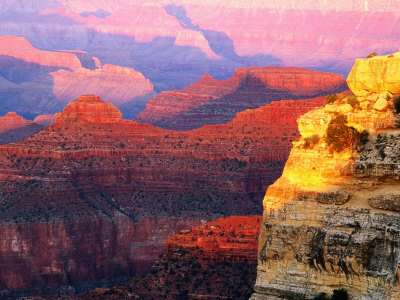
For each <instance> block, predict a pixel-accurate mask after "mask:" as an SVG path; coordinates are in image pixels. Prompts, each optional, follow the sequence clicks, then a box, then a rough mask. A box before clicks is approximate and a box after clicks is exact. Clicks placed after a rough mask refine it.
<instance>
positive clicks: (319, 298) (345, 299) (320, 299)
mask: <svg viewBox="0 0 400 300" xmlns="http://www.w3.org/2000/svg"><path fill="white" fill-rule="evenodd" d="M349 299H350V298H349V293H348V292H347V291H346V290H345V289H336V290H333V294H332V296H331V297H328V296H327V295H326V293H319V294H317V295H316V296H315V297H314V298H313V300H349Z"/></svg>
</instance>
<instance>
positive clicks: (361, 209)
mask: <svg viewBox="0 0 400 300" xmlns="http://www.w3.org/2000/svg"><path fill="white" fill-rule="evenodd" d="M375 59H376V60H381V62H380V63H381V65H383V66H385V68H387V71H386V72H388V73H391V72H396V70H393V69H392V68H393V67H394V65H391V64H390V63H387V64H386V63H385V61H387V59H386V57H385V58H382V57H381V58H375ZM357 64H359V62H358V63H356V65H355V67H354V69H353V71H354V70H357V68H358V66H357ZM353 71H352V73H351V74H350V76H349V78H348V82H349V86H350V88H351V89H352V90H353V92H355V93H357V91H359V88H358V86H359V85H358V84H356V83H354V81H353V80H355V78H357V76H359V78H360V79H359V80H361V81H362V80H363V79H362V78H364V77H363V75H362V73H357V76H356V77H353V76H355V74H356V73H354V72H355V71H354V72H353ZM366 76H367V79H366V81H365V82H369V80H372V81H373V82H376V83H377V82H379V81H380V80H381V79H382V78H381V77H379V74H377V73H374V72H373V71H371V73H369V74H367V75H366ZM375 76H376V77H375ZM379 86H380V85H377V84H375V83H371V85H370V89H369V90H368V91H366V92H365V93H364V94H363V95H361V94H360V93H358V95H359V96H358V97H356V96H354V95H349V94H347V95H346V94H341V95H338V97H337V100H336V101H335V102H333V103H331V104H328V105H326V106H325V107H322V108H319V109H315V110H313V111H310V112H308V113H306V114H305V115H303V116H302V117H300V118H299V119H298V124H299V130H300V134H301V136H302V137H301V138H300V139H299V140H298V141H296V142H294V147H293V149H292V151H291V153H290V156H289V158H288V161H287V163H286V165H285V169H284V171H283V174H282V176H281V178H279V179H278V180H277V181H276V182H275V183H274V184H273V185H271V186H270V187H269V188H268V190H267V193H266V195H265V197H264V200H263V206H264V220H263V224H262V229H261V233H260V238H259V248H258V268H257V270H258V271H257V272H258V275H257V281H256V284H255V292H256V293H255V294H254V295H253V296H252V299H278V298H279V299H313V297H314V296H316V295H317V294H318V293H320V292H325V293H327V294H331V292H332V290H334V289H338V288H343V289H345V290H346V291H347V292H348V293H349V295H350V296H351V298H352V299H399V297H400V296H399V283H398V272H399V262H400V256H399V254H398V253H399V247H400V245H399V243H398V239H399V236H400V215H399V214H398V203H397V202H398V199H397V198H398V196H397V190H398V182H397V179H396V178H398V176H399V174H398V173H399V172H398V168H397V164H398V158H397V157H398V155H397V154H396V149H397V148H398V147H399V145H398V137H397V134H396V133H397V132H398V130H397V129H395V128H394V127H395V123H396V119H397V118H398V115H397V113H395V109H394V96H393V95H392V94H391V93H390V92H388V91H384V92H382V90H381V89H380V87H379ZM363 89H364V88H363ZM375 89H376V90H375ZM382 99H384V100H385V101H386V103H385V105H381V104H382V103H383V101H382ZM349 105H350V106H351V108H350V107H349Z"/></svg>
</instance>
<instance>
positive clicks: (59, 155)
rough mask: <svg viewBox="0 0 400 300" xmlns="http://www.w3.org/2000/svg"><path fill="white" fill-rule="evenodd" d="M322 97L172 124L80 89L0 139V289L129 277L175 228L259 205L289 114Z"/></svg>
mask: <svg viewBox="0 0 400 300" xmlns="http://www.w3.org/2000/svg"><path fill="white" fill-rule="evenodd" d="M323 101H324V100H323V98H316V99H308V100H287V101H282V102H276V103H273V104H271V105H267V106H265V107H261V108H259V109H257V110H253V111H252V110H248V111H245V112H242V113H240V114H239V115H238V116H237V118H235V119H234V120H233V121H232V122H230V123H228V124H225V125H219V126H205V127H203V128H201V129H198V130H194V131H189V132H175V131H171V130H165V129H161V128H157V127H154V126H153V125H150V124H140V123H136V122H134V121H128V120H124V119H121V113H120V112H119V111H118V109H116V108H115V107H114V106H113V105H111V104H109V103H106V102H104V101H102V100H101V99H100V98H99V97H96V96H82V97H80V98H79V99H77V100H76V101H74V102H73V103H71V104H69V105H68V106H67V107H66V108H65V109H64V111H63V113H62V114H59V115H58V116H57V121H56V122H55V123H54V124H53V125H51V126H50V127H48V128H47V129H46V130H44V131H41V132H39V133H38V134H36V135H35V136H33V137H31V138H29V139H26V140H24V141H21V142H19V143H15V144H10V145H4V146H2V147H0V199H1V203H0V204H1V206H0V220H1V224H2V226H3V230H2V234H4V235H5V236H6V237H7V238H4V240H5V241H7V242H6V243H5V244H4V248H3V249H2V250H1V251H0V253H1V255H0V264H2V265H3V266H4V268H1V270H7V272H6V271H4V272H6V273H5V274H3V275H1V276H0V278H1V280H0V284H1V285H0V288H1V289H2V290H8V293H11V292H10V291H9V290H10V289H17V288H24V287H31V288H32V287H46V286H52V287H56V286H72V287H73V288H74V289H75V290H76V291H80V289H79V287H78V286H77V285H78V284H79V283H80V282H82V281H83V280H85V278H86V279H87V280H90V281H91V282H92V283H93V284H94V283H95V282H96V281H99V280H101V279H104V278H106V279H112V278H115V277H116V276H134V275H135V274H137V273H140V272H141V271H143V270H142V269H140V268H139V267H138V266H139V265H141V264H142V265H143V266H148V265H149V262H150V261H151V260H153V261H154V260H155V259H156V257H157V255H158V253H159V252H160V251H161V250H162V242H163V240H164V239H165V238H166V236H167V235H171V234H174V233H175V232H176V230H179V229H183V228H184V227H186V228H187V227H188V226H193V225H195V224H198V223H199V222H200V220H210V219H214V218H218V217H220V216H223V215H238V214H255V213H258V212H260V211H261V207H260V205H259V203H260V200H261V198H262V195H263V194H264V193H265V189H266V187H267V186H268V185H269V184H271V183H272V182H273V181H274V180H275V179H276V178H277V177H278V176H279V175H280V172H281V170H282V166H283V164H284V161H285V160H286V158H287V155H288V153H289V151H290V147H291V141H292V140H293V139H295V138H296V137H297V136H298V132H297V129H296V125H295V119H296V118H297V117H298V116H299V115H301V114H303V113H304V112H306V111H308V110H310V109H312V108H313V107H315V106H318V105H321V104H322V102H323ZM146 220H152V221H146ZM143 222H144V223H143ZM93 224H94V225H93ZM143 224H148V226H147V225H146V226H145V225H143ZM174 224H180V225H174ZM98 228H103V229H102V230H100V231H99V230H98ZM36 232H37V234H36ZM32 236H35V237H37V238H35V239H34V240H33V239H32ZM79 241H81V242H79ZM84 241H85V242H84ZM77 243H78V244H77ZM79 243H81V244H82V246H79V245H80V244H79ZM48 244H52V245H54V247H53V246H51V247H48V246H47V245H48ZM45 245H46V246H45ZM60 245H61V246H60ZM44 248H46V249H47V250H46V251H44V250H43V251H42V250H41V249H44ZM149 249H151V251H150V250H149ZM42 252H43V253H42ZM41 253H42V254H41ZM32 257H35V259H32ZM1 258H3V259H1ZM8 262H12V263H11V264H9V265H8ZM16 262H18V266H21V268H22V269H23V270H30V271H26V272H25V271H24V272H23V271H22V269H19V268H15V267H13V266H14V265H15V264H16ZM95 269H96V270H97V271H94V270H95ZM42 271H43V272H42ZM14 272H15V273H14ZM0 274H2V273H0ZM18 274H24V275H18ZM42 274H48V276H47V275H46V276H42ZM85 274H86V275H87V276H86V275H85ZM12 278H17V279H18V280H12ZM53 291H54V290H53Z"/></svg>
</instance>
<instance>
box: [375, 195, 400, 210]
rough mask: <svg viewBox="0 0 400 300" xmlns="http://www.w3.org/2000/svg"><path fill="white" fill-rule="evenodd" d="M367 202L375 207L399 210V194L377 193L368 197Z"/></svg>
mask: <svg viewBox="0 0 400 300" xmlns="http://www.w3.org/2000/svg"><path fill="white" fill-rule="evenodd" d="M368 203H369V204H370V205H371V206H372V207H375V208H381V209H386V210H391V211H399V212H400V195H399V194H388V195H379V196H376V197H372V198H369V199H368Z"/></svg>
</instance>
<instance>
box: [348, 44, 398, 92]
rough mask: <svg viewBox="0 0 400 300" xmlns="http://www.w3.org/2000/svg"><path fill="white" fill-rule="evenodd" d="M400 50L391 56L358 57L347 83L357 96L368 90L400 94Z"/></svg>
mask: <svg viewBox="0 0 400 300" xmlns="http://www.w3.org/2000/svg"><path fill="white" fill-rule="evenodd" d="M399 78H400V52H397V53H394V54H391V56H390V57H389V56H387V55H384V56H374V57H372V58H365V59H357V60H356V62H355V64H354V66H353V68H352V69H351V71H350V74H349V76H348V77H347V84H348V85H349V87H350V89H351V90H352V91H353V93H354V94H356V95H357V96H365V94H366V91H368V92H375V93H382V92H385V91H389V92H390V93H392V94H400V84H399V83H400V79H399Z"/></svg>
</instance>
